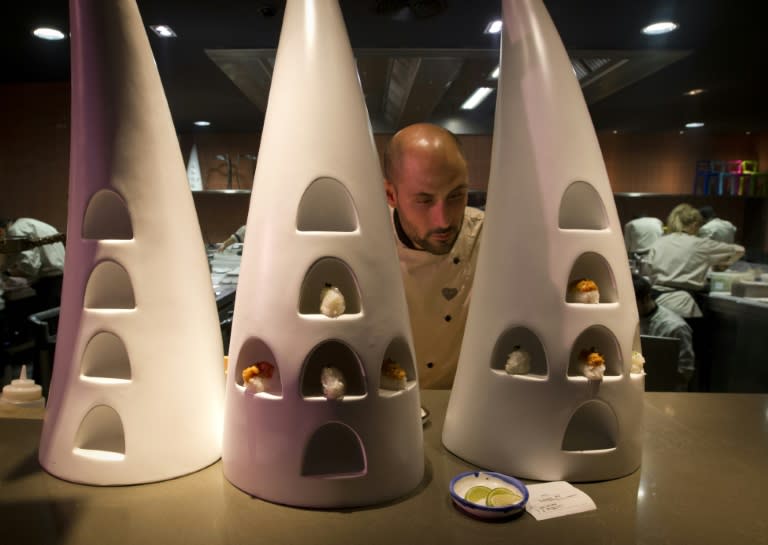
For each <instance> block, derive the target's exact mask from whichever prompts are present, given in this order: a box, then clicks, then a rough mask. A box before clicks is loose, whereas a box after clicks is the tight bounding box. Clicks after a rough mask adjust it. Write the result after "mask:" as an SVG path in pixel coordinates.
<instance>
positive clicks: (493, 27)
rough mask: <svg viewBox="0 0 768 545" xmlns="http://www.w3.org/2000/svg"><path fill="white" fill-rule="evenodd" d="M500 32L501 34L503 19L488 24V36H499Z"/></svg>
mask: <svg viewBox="0 0 768 545" xmlns="http://www.w3.org/2000/svg"><path fill="white" fill-rule="evenodd" d="M499 32H501V19H496V20H495V21H491V22H490V23H488V26H487V27H485V33H486V34H498V33H499Z"/></svg>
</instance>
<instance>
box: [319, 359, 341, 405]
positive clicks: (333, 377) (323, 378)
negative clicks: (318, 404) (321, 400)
mask: <svg viewBox="0 0 768 545" xmlns="http://www.w3.org/2000/svg"><path fill="white" fill-rule="evenodd" d="M320 383H321V384H322V385H323V395H324V396H325V397H326V398H327V399H341V398H342V397H344V392H345V391H346V382H345V380H344V375H343V374H342V372H341V371H340V370H339V369H337V368H336V367H331V366H328V367H323V370H322V371H321V372H320Z"/></svg>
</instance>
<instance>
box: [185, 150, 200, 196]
mask: <svg viewBox="0 0 768 545" xmlns="http://www.w3.org/2000/svg"><path fill="white" fill-rule="evenodd" d="M187 180H189V189H191V190H192V191H202V190H203V177H202V176H201V175H200V160H199V159H198V157H197V144H192V151H190V152H189V161H187Z"/></svg>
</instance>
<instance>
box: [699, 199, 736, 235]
mask: <svg viewBox="0 0 768 545" xmlns="http://www.w3.org/2000/svg"><path fill="white" fill-rule="evenodd" d="M699 212H700V213H701V217H702V219H703V220H704V225H702V226H701V228H700V229H699V232H698V236H700V237H703V238H711V239H712V240H718V241H720V242H727V243H729V244H733V242H734V241H735V240H736V226H735V225H734V224H732V223H731V222H730V221H728V220H724V219H721V218H718V217H717V215H716V214H715V209H714V208H712V207H711V206H702V207H701V208H699Z"/></svg>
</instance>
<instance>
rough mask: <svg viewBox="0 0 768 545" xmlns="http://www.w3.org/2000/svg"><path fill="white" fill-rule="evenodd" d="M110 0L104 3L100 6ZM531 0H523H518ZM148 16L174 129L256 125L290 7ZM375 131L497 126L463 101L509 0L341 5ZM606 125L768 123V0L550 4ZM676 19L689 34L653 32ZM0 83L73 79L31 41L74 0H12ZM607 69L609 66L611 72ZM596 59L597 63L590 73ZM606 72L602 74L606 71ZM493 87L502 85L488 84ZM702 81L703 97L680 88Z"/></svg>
mask: <svg viewBox="0 0 768 545" xmlns="http://www.w3.org/2000/svg"><path fill="white" fill-rule="evenodd" d="M104 1H107V0H104ZM521 1H522V0H521ZM138 5H139V9H140V11H141V14H142V17H143V19H144V23H145V24H147V25H150V24H167V25H170V26H171V27H172V28H173V29H174V30H175V31H176V33H177V35H178V37H177V38H174V39H166V40H163V39H160V38H158V37H156V36H154V35H153V34H150V42H151V44H152V47H153V50H154V53H155V58H156V61H157V65H158V69H159V71H160V75H161V77H162V80H163V85H164V87H165V91H166V94H167V97H168V101H169V104H170V107H171V113H172V114H173V118H174V122H175V123H176V129H177V131H179V132H190V131H193V130H200V129H196V128H195V127H194V126H193V124H192V123H193V121H195V120H198V119H206V120H209V121H211V123H212V125H211V127H208V128H207V129H203V130H209V131H249V132H250V131H258V130H260V128H261V124H262V120H263V108H264V107H265V104H266V98H267V93H268V88H269V81H270V77H271V69H272V62H273V60H274V49H275V47H276V46H277V42H278V37H279V33H280V25H281V22H282V14H283V11H284V6H285V2H284V1H282V2H280V1H267V0H265V1H254V0H216V1H211V0H209V1H202V0H139V1H138ZM340 5H341V8H342V12H343V14H344V17H345V20H346V23H347V28H348V32H349V37H350V42H351V44H352V47H353V48H354V50H355V54H356V57H357V59H358V67H359V70H360V74H361V81H362V83H363V89H364V92H365V93H366V100H367V102H368V108H369V113H370V115H371V119H372V122H373V126H374V129H375V130H376V131H377V132H390V131H392V130H394V129H396V128H398V127H400V126H402V125H405V124H407V123H409V122H413V121H418V120H425V119H426V120H432V121H436V122H444V121H445V120H446V119H448V118H451V119H454V120H455V119H457V118H458V119H460V123H459V125H457V126H455V127H454V128H455V129H456V128H458V130H457V132H468V133H480V134H482V133H490V132H491V131H492V125H493V109H494V102H495V98H494V96H493V95H492V96H491V97H490V98H489V99H487V100H486V101H485V102H484V103H483V104H482V105H481V106H480V107H479V108H477V109H476V110H474V111H472V112H469V113H466V112H462V111H460V110H459V109H458V106H459V105H460V104H461V102H463V100H464V99H465V98H466V97H467V96H468V95H469V93H470V92H471V91H472V90H473V89H474V88H475V87H477V86H479V85H481V84H484V85H488V83H487V81H488V74H489V72H490V71H491V70H492V69H493V68H494V67H495V66H496V64H497V60H498V43H499V37H498V35H488V34H484V33H483V30H484V29H485V27H486V25H487V24H488V22H489V21H490V20H492V19H495V18H498V17H499V15H500V12H501V0H493V1H489V0H341V1H340ZM545 5H546V6H547V8H548V9H549V12H550V15H551V16H552V19H553V20H554V23H555V25H556V27H557V28H558V30H559V32H560V34H561V36H562V39H563V42H564V44H565V46H566V49H567V50H568V52H569V54H570V56H571V58H572V61H573V62H576V63H581V64H580V66H581V68H584V71H585V75H584V78H583V79H581V82H582V89H583V91H584V94H585V98H586V100H587V103H588V105H589V108H590V112H591V114H592V119H593V121H594V124H595V127H596V128H597V129H598V130H603V129H608V130H619V131H622V132H639V131H667V130H680V129H682V128H683V125H684V124H685V123H686V122H689V121H703V122H705V123H706V125H705V127H704V128H703V129H696V130H699V131H714V132H744V131H753V132H757V131H765V130H766V128H768V104H767V102H768V100H766V92H765V89H766V87H765V85H764V84H762V83H760V82H761V81H762V80H764V79H765V73H766V68H768V59H766V54H767V53H768V39H767V38H766V36H768V32H766V31H765V30H764V29H765V22H766V20H768V18H766V15H767V14H768V8H767V7H766V5H768V2H766V1H765V0H754V1H747V0H731V1H725V0H545ZM662 18H669V19H672V20H674V21H676V22H678V23H679V25H680V28H679V29H678V30H677V31H675V32H673V33H671V34H668V35H664V36H656V37H648V36H645V35H643V34H641V33H640V29H641V28H642V27H643V26H645V25H646V24H648V23H651V22H653V21H656V20H658V19H662ZM10 20H11V25H10V29H8V30H7V31H6V33H5V34H4V35H3V37H2V40H3V49H4V50H5V51H6V52H8V51H10V52H11V54H10V55H6V57H5V61H3V63H4V67H5V69H4V70H3V71H2V75H1V76H0V77H1V78H2V79H1V80H0V83H3V84H6V83H18V82H42V81H66V80H68V79H69V43H68V40H64V41H62V42H45V41H43V40H38V39H36V38H34V37H33V36H32V35H31V30H32V29H33V28H34V27H36V26H57V27H59V28H61V29H63V30H64V31H65V32H66V31H67V30H68V23H67V20H68V3H67V1H66V0H37V1H35V0H27V1H26V2H15V3H14V7H13V8H12V10H11V12H10ZM601 65H602V66H601ZM588 67H592V68H596V71H595V72H594V73H593V72H591V71H590V70H589V68H588ZM603 73H604V75H603ZM491 85H493V83H491ZM692 88H704V89H706V92H705V93H703V94H701V95H698V96H695V97H689V96H684V95H683V93H684V92H685V91H687V90H689V89H692Z"/></svg>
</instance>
